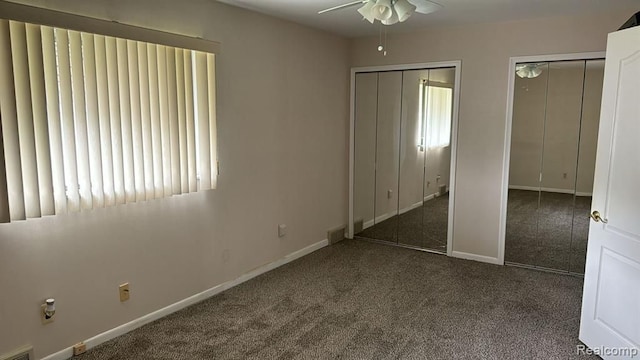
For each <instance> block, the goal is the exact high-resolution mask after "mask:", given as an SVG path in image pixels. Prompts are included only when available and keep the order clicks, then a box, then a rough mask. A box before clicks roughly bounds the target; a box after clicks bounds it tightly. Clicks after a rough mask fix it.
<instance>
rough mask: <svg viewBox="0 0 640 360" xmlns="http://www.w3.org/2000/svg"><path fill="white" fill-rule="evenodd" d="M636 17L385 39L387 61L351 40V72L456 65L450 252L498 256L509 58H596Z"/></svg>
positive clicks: (369, 41) (365, 43) (368, 42)
mask: <svg viewBox="0 0 640 360" xmlns="http://www.w3.org/2000/svg"><path fill="white" fill-rule="evenodd" d="M635 11H637V9H630V10H629V11H627V12H618V13H612V14H598V15H594V16H581V17H559V18H547V19H536V20H527V21H518V22H506V23H494V24H482V25H470V26H461V27H451V28H433V29H425V30H422V31H418V32H413V33H406V34H389V35H388V45H387V51H388V53H387V56H386V57H385V56H382V54H380V53H378V51H377V49H376V47H377V44H378V37H377V36H374V37H369V38H361V39H355V40H353V42H352V65H353V66H374V65H388V64H406V63H421V62H433V61H447V60H462V85H461V98H460V118H459V134H458V162H457V166H458V169H457V173H456V175H457V179H456V181H457V182H456V202H455V214H454V232H453V236H454V239H453V250H454V251H458V252H463V253H470V254H474V255H480V256H485V257H488V258H498V256H499V233H500V222H499V220H498V219H499V218H500V207H501V204H502V199H501V197H502V180H503V167H504V155H505V151H504V150H505V123H506V107H507V81H508V69H509V58H510V57H512V56H525V55H540V54H559V53H573V52H590V51H603V50H604V49H605V46H606V38H607V34H608V33H609V32H611V31H615V30H616V29H617V28H618V27H619V26H620V25H621V24H622V23H624V21H626V20H627V19H628V18H629V16H631V15H632V14H633V13H634V12H635Z"/></svg>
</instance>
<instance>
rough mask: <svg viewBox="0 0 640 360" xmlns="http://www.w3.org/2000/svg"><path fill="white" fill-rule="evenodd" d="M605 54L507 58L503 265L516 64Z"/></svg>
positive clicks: (500, 254) (500, 247) (594, 57)
mask: <svg viewBox="0 0 640 360" xmlns="http://www.w3.org/2000/svg"><path fill="white" fill-rule="evenodd" d="M605 55H606V52H605V51H595V52H584V53H570V54H553V55H533V56H514V57H511V58H509V80H508V81H509V82H508V84H507V85H508V91H507V117H506V122H505V136H504V138H505V142H504V158H503V165H502V194H501V199H500V233H499V239H498V241H499V243H498V262H499V263H500V264H502V265H504V255H505V254H504V253H505V246H506V236H507V200H508V196H509V171H510V168H509V163H510V161H511V130H512V125H513V95H514V93H515V81H516V64H517V63H522V62H554V61H571V60H597V59H604V58H605Z"/></svg>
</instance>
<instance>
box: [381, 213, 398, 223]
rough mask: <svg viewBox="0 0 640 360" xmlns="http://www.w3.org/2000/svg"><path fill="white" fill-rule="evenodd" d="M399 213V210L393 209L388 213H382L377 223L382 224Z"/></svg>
mask: <svg viewBox="0 0 640 360" xmlns="http://www.w3.org/2000/svg"><path fill="white" fill-rule="evenodd" d="M396 215H398V212H397V211H391V212H388V213H386V214H382V215H380V216H378V217H377V218H376V224H380V223H381V222H383V221H385V220H388V219H391V218H392V217H394V216H396Z"/></svg>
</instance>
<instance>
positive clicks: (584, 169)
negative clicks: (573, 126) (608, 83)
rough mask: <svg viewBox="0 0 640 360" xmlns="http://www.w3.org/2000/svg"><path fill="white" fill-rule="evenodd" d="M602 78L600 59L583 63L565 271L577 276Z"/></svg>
mask: <svg viewBox="0 0 640 360" xmlns="http://www.w3.org/2000/svg"><path fill="white" fill-rule="evenodd" d="M603 79H604V60H589V61H587V63H586V70H585V78H584V96H583V101H582V121H581V124H580V146H579V148H578V149H579V151H578V170H577V181H576V199H575V210H574V217H573V233H572V239H571V255H570V263H569V271H571V272H574V273H581V274H583V273H584V266H585V260H586V258H587V238H588V236H589V219H590V218H589V214H590V213H591V193H592V189H593V177H594V172H595V167H596V164H595V161H596V145H597V142H598V128H599V125H600V104H601V100H602V85H603Z"/></svg>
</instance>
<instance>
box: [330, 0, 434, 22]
mask: <svg viewBox="0 0 640 360" xmlns="http://www.w3.org/2000/svg"><path fill="white" fill-rule="evenodd" d="M356 5H363V6H362V7H360V8H359V9H358V12H359V13H360V14H361V15H362V16H363V17H364V18H365V19H366V20H368V21H369V22H370V23H372V24H373V22H374V21H375V20H378V21H380V22H381V23H382V24H384V25H393V24H395V23H398V22H404V21H406V20H407V19H408V18H409V17H410V16H411V15H412V14H413V13H414V12H418V13H421V14H430V13H432V12H435V11H438V10H440V9H441V8H442V5H440V4H438V3H435V2H433V1H429V0H358V1H352V2H349V3H346V4H342V5H338V6H334V7H332V8H329V9H325V10H322V11H319V12H318V14H324V13H327V12H330V11H336V10H341V9H345V8H349V7H352V6H356Z"/></svg>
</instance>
